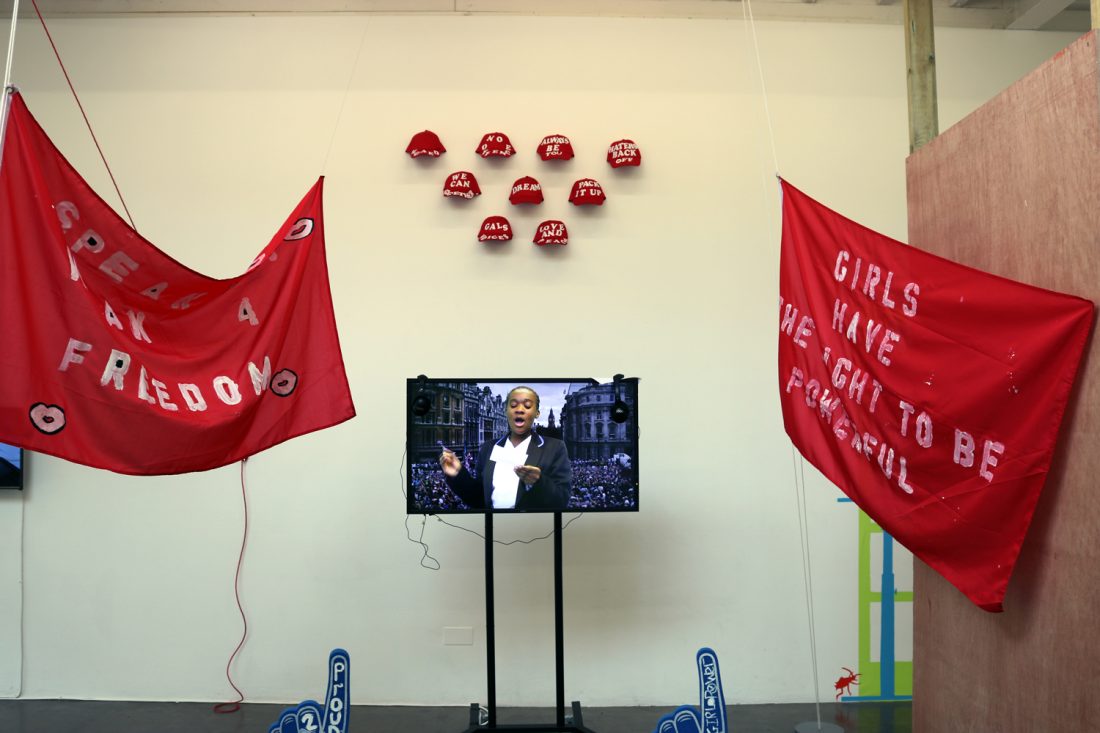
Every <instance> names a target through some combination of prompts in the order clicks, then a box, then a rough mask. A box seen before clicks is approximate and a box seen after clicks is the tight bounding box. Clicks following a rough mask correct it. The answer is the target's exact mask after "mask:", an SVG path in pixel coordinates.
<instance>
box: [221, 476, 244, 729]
mask: <svg viewBox="0 0 1100 733" xmlns="http://www.w3.org/2000/svg"><path fill="white" fill-rule="evenodd" d="M246 463H248V459H247V458H242V459H241V499H242V500H243V501H244V536H243V537H241V554H240V555H238V556H237V574H236V575H235V576H234V577H233V595H234V596H235V597H236V599H237V610H238V611H240V612H241V621H243V622H244V631H243V632H241V641H240V643H239V644H237V648H236V649H234V650H233V653H232V654H230V655H229V661H228V662H226V663H225V678H226V679H227V680H229V686H230V687H232V688H233V689H234V690H236V691H237V695H238V699H236V700H233V701H231V702H220V703H218V704H217V705H215V706H214V712H215V713H235V712H237V711H238V710H240V709H241V703H242V702H244V693H243V692H241V689H240V688H239V687H237V685H235V684H234V683H233V677H232V675H230V674H229V667H230V666H231V665H232V664H233V658H234V657H235V656H237V652H239V651H240V650H241V647H242V646H244V640H245V639H246V638H247V637H248V618H247V617H245V615H244V607H243V606H241V591H240V587H239V586H240V581H241V563H242V562H244V546H245V543H246V542H247V541H248V494H247V492H245V486H244V464H246Z"/></svg>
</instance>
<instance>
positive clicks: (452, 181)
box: [443, 171, 481, 199]
mask: <svg viewBox="0 0 1100 733" xmlns="http://www.w3.org/2000/svg"><path fill="white" fill-rule="evenodd" d="M443 195H444V196H447V197H451V196H457V197H458V198H461V199H472V198H473V197H474V196H480V195H481V188H480V187H478V185H477V179H476V178H474V174H473V173H470V172H469V171H457V172H455V173H452V174H451V175H449V176H447V180H445V181H444V182H443Z"/></svg>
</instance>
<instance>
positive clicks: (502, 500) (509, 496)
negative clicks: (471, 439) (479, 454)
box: [489, 435, 531, 509]
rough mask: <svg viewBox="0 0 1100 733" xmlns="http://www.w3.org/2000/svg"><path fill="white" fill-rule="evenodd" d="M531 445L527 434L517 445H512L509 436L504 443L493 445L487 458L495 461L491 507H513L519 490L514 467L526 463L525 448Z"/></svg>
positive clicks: (517, 477)
mask: <svg viewBox="0 0 1100 733" xmlns="http://www.w3.org/2000/svg"><path fill="white" fill-rule="evenodd" d="M530 445H531V436H530V435H528V436H527V437H526V438H525V439H524V440H523V442H521V443H520V444H519V445H512V441H511V439H510V438H507V439H505V441H504V445H494V446H493V452H492V454H491V455H490V456H489V460H491V461H493V462H494V463H496V467H495V468H494V469H493V508H494V509H515V508H516V494H517V493H518V492H519V476H516V472H515V467H516V466H524V465H526V464H527V448H528V446H530Z"/></svg>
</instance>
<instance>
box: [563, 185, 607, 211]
mask: <svg viewBox="0 0 1100 733" xmlns="http://www.w3.org/2000/svg"><path fill="white" fill-rule="evenodd" d="M606 200H607V196H605V195H604V193H603V186H601V185H600V182H599V181H597V180H596V179H595V178H582V179H580V180H579V181H577V182H576V183H574V184H573V190H572V191H570V192H569V203H571V204H573V205H574V206H590V205H596V206H603V202H604V201H606Z"/></svg>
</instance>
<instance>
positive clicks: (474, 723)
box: [463, 511, 596, 733]
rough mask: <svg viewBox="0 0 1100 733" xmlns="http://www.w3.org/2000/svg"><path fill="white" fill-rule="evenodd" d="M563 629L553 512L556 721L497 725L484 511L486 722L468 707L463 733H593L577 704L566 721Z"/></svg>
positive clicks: (488, 522) (489, 525)
mask: <svg viewBox="0 0 1100 733" xmlns="http://www.w3.org/2000/svg"><path fill="white" fill-rule="evenodd" d="M564 629H565V626H564V624H563V622H562V572H561V512H554V647H555V660H554V661H555V667H556V670H555V672H556V674H555V682H556V684H557V698H556V702H557V711H556V712H557V721H556V723H555V724H553V725H551V724H546V723H543V724H538V723H535V724H531V723H528V724H522V725H516V724H509V725H498V724H497V665H496V634H495V631H494V613H493V513H492V511H486V512H485V654H486V667H485V668H486V675H485V676H486V679H487V682H488V688H489V690H488V692H489V697H488V710H489V714H488V719H487V720H486V722H485V723H482V722H481V710H480V708H479V706H478V704H477V703H473V704H471V705H470V726H469V727H468V728H466V730H464V731H463V733H478V731H486V730H491V731H524V733H596V732H595V731H593V730H592V729H591V728H586V727H585V726H584V722H583V720H582V718H581V704H580V703H579V702H577V701H576V700H574V701H573V704H572V706H571V707H572V715H571V716H570V720H569V721H568V722H566V715H565V643H564V638H565V633H564Z"/></svg>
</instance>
